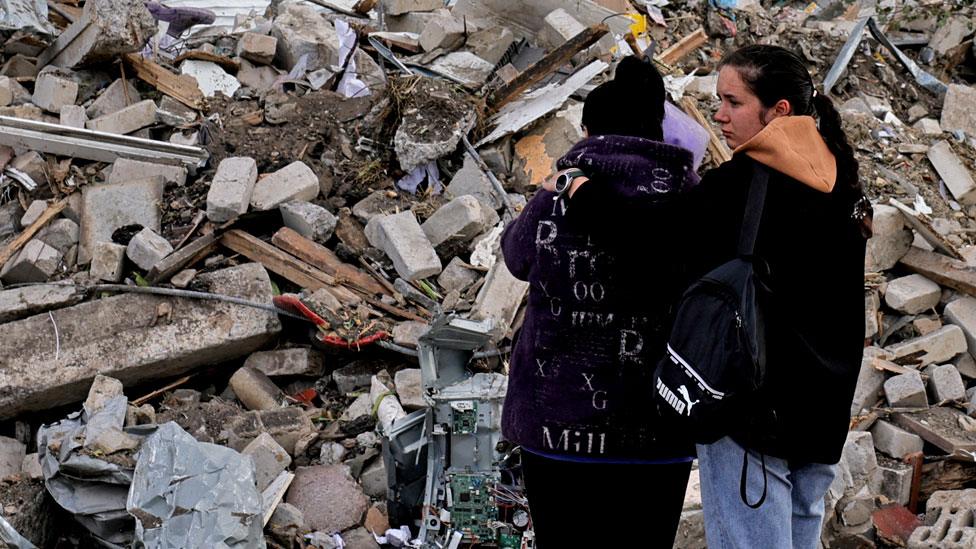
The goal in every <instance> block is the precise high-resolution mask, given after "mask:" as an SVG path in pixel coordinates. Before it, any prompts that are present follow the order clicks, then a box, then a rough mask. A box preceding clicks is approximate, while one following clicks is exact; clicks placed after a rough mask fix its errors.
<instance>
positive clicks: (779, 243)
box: [570, 154, 865, 463]
mask: <svg viewBox="0 0 976 549" xmlns="http://www.w3.org/2000/svg"><path fill="white" fill-rule="evenodd" d="M754 162H755V161H754V160H752V159H751V158H749V157H747V156H746V155H744V154H736V155H735V156H734V157H733V159H732V160H731V161H729V162H726V163H725V164H723V165H722V166H720V167H719V168H716V169H714V170H711V171H709V172H708V173H706V174H705V176H704V177H703V179H702V182H701V184H700V185H698V186H697V187H695V188H694V189H692V190H691V191H689V192H687V193H685V194H684V195H683V196H682V197H681V199H680V200H678V201H675V202H673V203H671V204H668V205H667V206H666V207H665V208H662V207H661V206H660V205H650V204H642V203H636V202H634V201H621V200H620V198H619V197H618V196H614V195H613V193H612V190H611V189H608V188H606V187H601V186H599V185H595V184H594V185H591V184H585V185H583V186H582V187H581V188H580V189H579V191H577V193H576V194H574V196H573V199H572V201H571V202H572V204H571V207H570V211H571V212H572V215H574V216H577V217H578V218H580V219H587V220H588V222H589V223H591V224H592V225H593V226H594V227H595V228H596V227H599V228H600V231H599V235H600V238H603V239H606V241H607V242H608V243H610V242H618V243H620V242H625V243H626V246H628V247H629V248H630V253H632V254H634V253H636V254H643V255H645V256H646V257H647V259H648V268H650V269H654V268H655V264H656V263H657V262H658V261H666V262H676V263H679V264H681V265H682V266H683V268H684V269H685V271H686V273H687V280H688V282H689V283H690V282H691V281H693V280H695V279H697V278H698V277H699V276H701V275H703V274H705V273H706V272H708V271H709V270H711V269H712V268H714V267H717V266H718V265H720V264H722V263H724V262H726V261H728V260H729V259H732V258H733V257H734V256H735V254H736V245H737V240H738V234H739V228H740V226H741V224H742V217H743V212H744V209H745V202H746V194H747V190H748V186H749V182H750V181H751V178H752V172H753V163H754ZM853 194H854V193H850V192H844V191H843V189H841V188H839V187H838V188H835V189H834V191H833V192H832V193H824V192H821V191H818V190H815V189H812V188H810V187H808V186H806V185H804V184H803V183H800V182H798V181H796V180H795V179H792V178H790V177H788V176H786V175H784V174H782V173H780V172H777V171H775V170H772V169H771V170H770V178H769V185H768V191H767V195H766V205H765V209H764V215H763V219H762V223H761V225H760V229H759V237H758V240H757V243H756V253H757V255H758V256H760V257H761V258H763V259H764V260H765V261H766V262H767V263H768V265H769V273H770V274H769V277H768V278H769V279H768V283H769V285H770V287H771V289H772V291H773V295H774V297H773V299H772V303H771V305H770V307H769V308H768V310H767V311H766V313H767V317H766V318H767V369H768V378H767V379H768V384H767V388H766V390H765V391H764V394H763V395H761V398H760V399H757V402H758V403H760V404H761V406H760V408H768V409H771V410H772V411H773V412H774V417H775V421H764V423H763V427H761V428H760V430H762V431H763V432H762V433H761V435H762V436H760V437H757V436H755V435H756V430H757V429H756V427H755V426H749V427H746V426H743V429H742V430H741V431H740V432H737V433H733V438H735V439H736V440H738V441H739V442H740V443H743V444H745V445H747V446H750V447H752V448H754V449H756V450H760V451H763V452H765V453H767V454H769V455H773V456H777V457H781V458H785V459H789V460H793V461H797V462H817V463H836V462H837V461H839V459H840V455H841V450H842V449H843V446H844V441H845V439H846V436H847V431H848V424H849V421H850V403H851V399H852V398H853V394H854V387H855V384H856V381H857V375H858V371H859V369H860V363H861V354H862V352H863V346H864V309H863V299H864V293H863V288H864V271H863V269H864V246H865V241H864V239H863V237H862V236H861V232H860V227H859V224H858V222H856V221H855V220H854V219H853V218H852V216H851V214H852V212H853V206H854V200H855V198H857V197H854V196H852V195H853ZM662 218H663V219H666V220H667V224H668V226H670V227H671V230H670V231H669V232H668V233H667V234H661V235H654V236H650V235H648V237H644V238H642V239H641V240H635V239H634V238H630V237H629V236H625V237H623V238H621V237H622V236H623V235H625V234H629V235H630V236H633V235H637V234H641V233H644V232H645V231H644V230H643V227H642V224H643V223H644V222H645V221H646V220H649V219H655V220H656V224H659V223H660V222H661V220H662ZM658 226H659V225H658ZM621 231H626V232H625V233H621ZM665 238H666V239H672V240H673V242H680V245H679V246H676V248H677V251H676V252H675V253H674V254H673V256H672V257H659V256H657V255H656V254H655V251H654V250H655V246H654V245H653V242H655V241H656V240H658V239H665ZM642 243H651V245H647V244H644V245H643V246H642ZM642 248H643V249H642ZM649 290H651V289H649ZM769 439H771V440H772V442H768V440H769ZM760 440H765V441H766V442H759V441H760Z"/></svg>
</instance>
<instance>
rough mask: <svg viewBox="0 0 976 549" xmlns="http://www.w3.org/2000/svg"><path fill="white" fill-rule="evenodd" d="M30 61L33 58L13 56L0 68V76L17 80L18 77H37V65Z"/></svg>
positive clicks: (19, 55)
mask: <svg viewBox="0 0 976 549" xmlns="http://www.w3.org/2000/svg"><path fill="white" fill-rule="evenodd" d="M32 59H33V57H27V56H26V55H24V54H21V53H18V54H16V55H13V56H11V57H9V58H8V59H7V62H6V63H4V64H3V67H2V68H0V74H2V75H4V76H7V77H10V78H17V77H18V76H25V77H28V78H33V77H35V76H37V65H36V64H35V63H34V61H32Z"/></svg>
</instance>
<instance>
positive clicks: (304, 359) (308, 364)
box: [244, 347, 325, 377]
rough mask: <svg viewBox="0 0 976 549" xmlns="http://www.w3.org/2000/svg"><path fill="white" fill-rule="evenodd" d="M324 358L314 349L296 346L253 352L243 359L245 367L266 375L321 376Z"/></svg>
mask: <svg viewBox="0 0 976 549" xmlns="http://www.w3.org/2000/svg"><path fill="white" fill-rule="evenodd" d="M324 360H325V359H324V358H323V357H322V354H321V353H319V352H318V351H316V350H314V349H309V348H307V347H298V348H294V349H279V350H277V351H262V352H260V353H254V354H253V355H251V356H249V357H247V360H246V361H244V367H245V368H254V369H255V370H257V371H259V372H262V373H264V375H266V376H315V377H318V376H321V375H322V373H323V371H324V368H325V367H324Z"/></svg>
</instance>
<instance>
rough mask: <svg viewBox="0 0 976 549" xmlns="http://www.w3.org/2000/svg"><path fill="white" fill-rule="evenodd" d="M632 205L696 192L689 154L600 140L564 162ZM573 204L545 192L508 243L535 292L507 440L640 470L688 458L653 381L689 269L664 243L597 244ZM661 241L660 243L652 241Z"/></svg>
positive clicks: (645, 238) (514, 378)
mask: <svg viewBox="0 0 976 549" xmlns="http://www.w3.org/2000/svg"><path fill="white" fill-rule="evenodd" d="M559 166H560V168H566V167H572V166H576V167H579V168H580V169H582V170H583V171H584V172H586V174H587V175H588V176H589V177H590V179H591V182H590V183H588V184H600V185H613V186H614V188H615V190H616V191H617V192H619V193H620V194H619V195H618V196H624V197H629V198H632V199H633V200H649V201H655V202H657V201H662V200H667V199H668V197H669V196H673V195H674V193H676V192H679V191H681V190H682V189H684V188H687V186H689V185H691V184H694V183H696V182H697V180H698V177H697V175H695V173H694V171H693V169H692V154H691V153H690V152H688V151H686V150H684V149H681V148H678V147H674V146H671V145H665V144H662V143H659V142H655V141H650V140H646V139H641V138H636V137H621V136H598V137H591V138H587V139H585V140H583V141H581V142H580V143H578V144H577V145H576V146H575V147H573V149H572V150H571V151H570V152H569V153H568V154H567V155H566V156H565V157H563V158H562V159H561V160H560V161H559ZM581 225H583V224H582V223H579V222H578V221H574V219H573V218H572V216H568V215H567V211H566V200H565V198H557V197H556V195H555V194H554V193H551V192H548V191H545V190H541V191H539V192H538V193H537V194H536V195H535V196H534V197H533V198H532V200H531V201H530V202H529V204H528V205H527V206H526V208H525V210H524V211H522V213H521V215H520V216H519V217H518V218H517V219H516V220H514V221H513V222H512V223H511V224H510V225H509V226H508V228H507V229H506V231H505V233H504V235H503V236H502V251H503V253H504V256H505V262H506V264H507V266H508V268H509V269H510V270H511V272H512V274H513V275H515V277H516V278H519V279H521V280H526V281H528V282H529V283H530V290H529V300H528V307H527V309H526V313H525V321H524V322H523V324H522V329H521V330H520V332H519V334H518V336H517V341H516V343H515V349H514V351H513V353H512V361H511V369H510V376H509V385H508V395H507V397H506V399H505V406H504V413H503V418H502V429H503V433H504V435H505V437H506V438H508V439H509V440H511V441H514V442H516V443H518V444H520V445H522V446H523V447H525V448H526V449H528V450H530V451H535V452H538V453H544V454H548V455H555V456H564V457H566V458H567V459H580V458H582V459H595V460H606V461H631V460H637V461H643V460H657V459H669V458H674V457H681V456H687V455H689V452H690V447H688V446H687V445H685V444H683V443H679V442H677V441H676V439H674V438H673V437H671V436H669V435H667V434H666V433H665V432H664V430H663V429H662V426H661V425H660V424H659V422H658V421H657V420H656V417H657V414H656V411H655V409H654V408H653V407H652V399H651V394H652V391H651V389H652V386H651V374H652V373H653V370H654V367H655V364H656V363H657V359H658V357H659V356H660V355H661V353H662V350H663V347H664V343H665V338H666V335H667V328H668V326H669V323H670V309H671V307H672V305H673V303H674V301H675V300H676V299H677V297H678V295H680V291H681V288H680V283H679V281H680V280H681V277H680V274H679V271H680V266H677V265H674V264H673V262H669V261H668V255H669V253H668V251H667V242H668V238H667V236H668V235H667V233H666V231H667V227H666V226H663V225H665V222H664V221H662V226H661V227H660V229H661V234H625V235H619V236H620V238H621V239H626V240H627V241H630V242H632V243H633V245H632V246H629V249H630V253H627V254H621V253H615V252H613V251H611V250H613V249H616V248H615V247H613V246H605V245H602V244H600V243H597V242H594V239H593V237H592V235H591V234H588V233H587V232H586V231H584V230H582V228H581ZM654 232H657V231H654Z"/></svg>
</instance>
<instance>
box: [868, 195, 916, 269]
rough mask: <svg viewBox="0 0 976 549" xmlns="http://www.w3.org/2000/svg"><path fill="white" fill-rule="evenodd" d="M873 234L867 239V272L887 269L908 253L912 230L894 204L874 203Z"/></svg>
mask: <svg viewBox="0 0 976 549" xmlns="http://www.w3.org/2000/svg"><path fill="white" fill-rule="evenodd" d="M871 228H872V231H873V234H872V236H871V238H869V239H868V241H867V247H866V250H865V257H864V271H865V272H880V271H887V270H888V269H890V268H892V267H894V266H895V264H896V263H898V260H900V259H901V258H902V257H904V256H905V254H906V253H908V249H909V248H911V246H912V231H910V230H907V229H906V228H905V218H904V217H903V216H902V213H901V211H899V210H898V209H897V208H895V207H894V206H888V205H887V204H875V205H874V220H873V224H872V226H871Z"/></svg>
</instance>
